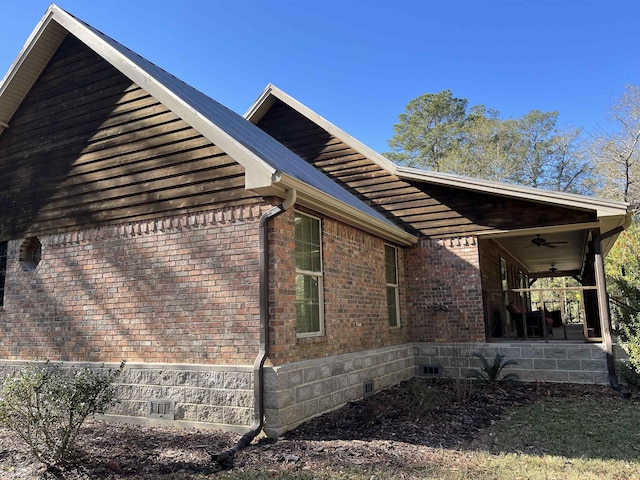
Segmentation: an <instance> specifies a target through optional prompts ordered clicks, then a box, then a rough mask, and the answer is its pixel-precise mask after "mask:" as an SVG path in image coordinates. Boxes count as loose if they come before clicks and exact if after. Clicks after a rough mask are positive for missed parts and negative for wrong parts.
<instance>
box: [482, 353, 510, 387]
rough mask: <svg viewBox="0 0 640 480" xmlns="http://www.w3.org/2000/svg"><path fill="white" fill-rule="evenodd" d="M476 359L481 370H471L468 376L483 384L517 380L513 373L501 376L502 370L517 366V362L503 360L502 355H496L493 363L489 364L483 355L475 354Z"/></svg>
mask: <svg viewBox="0 0 640 480" xmlns="http://www.w3.org/2000/svg"><path fill="white" fill-rule="evenodd" d="M475 356H476V357H478V358H479V359H480V362H481V363H482V368H480V369H478V370H472V371H471V373H470V376H471V377H472V378H475V379H477V380H481V381H484V382H497V381H504V382H513V381H516V380H519V378H520V377H518V375H517V374H515V373H507V374H506V375H502V370H503V369H504V368H505V367H508V366H509V365H517V364H518V362H516V361H515V360H505V359H504V355H501V354H499V353H496V356H495V357H494V358H493V362H491V363H489V360H487V359H486V358H485V357H484V356H483V355H480V354H476V355H475Z"/></svg>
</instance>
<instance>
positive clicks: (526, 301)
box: [502, 286, 602, 342]
mask: <svg viewBox="0 0 640 480" xmlns="http://www.w3.org/2000/svg"><path fill="white" fill-rule="evenodd" d="M586 291H593V292H595V291H596V287H595V286H586V287H553V288H514V289H511V290H506V291H502V297H503V302H504V303H503V305H504V306H505V309H506V306H507V305H508V304H509V303H510V302H515V303H516V304H517V305H518V306H520V307H521V309H522V314H521V315H522V318H521V321H522V322H523V323H522V325H523V334H524V338H528V336H529V332H528V330H529V329H528V328H527V318H526V314H527V313H529V312H536V311H540V312H541V322H542V324H541V329H542V333H543V335H542V336H543V337H544V339H545V341H548V337H549V334H548V331H547V328H546V324H545V315H544V313H543V312H544V310H546V311H549V312H559V315H560V320H561V328H562V333H563V337H564V339H565V340H569V335H568V331H567V327H568V326H571V325H576V326H577V325H580V324H581V325H582V337H583V339H584V341H585V342H601V341H602V337H601V336H596V329H595V328H593V327H589V325H588V322H587V310H586V306H585V292H586ZM522 307H524V308H522ZM541 308H542V310H541ZM511 317H512V315H511V314H507V315H506V318H507V322H506V323H507V328H506V337H507V338H510V337H512V336H513V333H514V332H513V326H514V325H513V323H512V322H513V319H512V318H511Z"/></svg>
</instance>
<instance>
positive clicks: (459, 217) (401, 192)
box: [257, 99, 596, 238]
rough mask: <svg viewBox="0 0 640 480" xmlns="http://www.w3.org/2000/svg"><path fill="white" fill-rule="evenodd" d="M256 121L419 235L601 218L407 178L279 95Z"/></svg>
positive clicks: (429, 235)
mask: <svg viewBox="0 0 640 480" xmlns="http://www.w3.org/2000/svg"><path fill="white" fill-rule="evenodd" d="M257 125H258V126H259V127H260V128H261V129H263V130H264V131H265V132H267V133H268V134H269V135H271V136H272V137H274V138H275V139H276V140H278V141H280V142H281V143H282V144H284V145H285V146H286V147H288V148H289V149H290V150H292V151H293V152H294V153H296V154H297V155H299V156H300V157H302V158H304V159H305V160H306V161H307V162H309V163H311V164H312V165H314V166H315V167H316V168H319V169H320V170H322V171H323V172H324V173H326V174H327V175H329V176H330V177H331V178H333V179H334V180H335V181H337V182H338V183H339V184H341V185H343V186H344V187H345V188H347V189H348V190H349V191H350V192H351V193H353V194H354V195H356V196H358V197H359V198H360V199H362V200H363V201H365V202H366V203H368V204H369V205H370V206H372V207H374V208H376V209H378V211H380V212H382V213H383V214H384V215H386V216H387V218H389V219H390V220H392V221H394V222H396V223H397V222H401V223H402V224H403V225H404V226H405V228H406V229H407V230H408V231H410V232H411V233H413V234H415V235H423V236H427V237H435V238H438V237H453V236H460V235H463V236H466V235H477V234H480V233H490V232H492V231H496V230H510V229H521V228H535V227H539V226H548V225H550V224H565V223H586V222H592V221H595V220H596V215H595V213H594V212H586V211H582V210H576V209H571V208H562V207H557V206H545V205H537V204H533V203H531V202H527V201H523V200H516V199H511V198H506V197H503V196H499V195H491V194H488V193H481V192H472V191H469V190H466V189H464V188H459V189H458V188H451V187H444V186H438V185H432V184H428V183H420V182H413V181H408V180H403V179H401V178H399V177H398V176H396V175H393V174H391V173H390V172H388V171H387V170H385V169H383V168H382V167H380V166H379V165H378V164H376V163H375V162H374V161H372V160H370V159H369V158H367V157H366V156H364V155H363V154H361V153H359V152H357V151H356V150H354V149H353V148H351V147H350V146H349V145H347V144H346V143H345V142H342V141H341V140H340V139H338V138H336V137H334V136H332V135H330V134H329V133H328V132H327V131H326V130H324V129H323V128H322V127H320V126H319V125H317V124H316V123H314V122H313V121H311V120H309V119H308V118H307V117H305V116H304V115H302V114H301V113H299V112H297V111H296V110H295V109H293V108H292V107H290V106H288V105H287V104H285V103H284V102H282V101H281V100H279V99H276V100H275V102H274V104H273V105H272V106H271V108H270V109H269V111H268V112H267V113H266V114H265V115H264V116H263V117H262V118H261V119H260V121H259V122H258V123H257Z"/></svg>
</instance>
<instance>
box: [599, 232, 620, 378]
mask: <svg viewBox="0 0 640 480" xmlns="http://www.w3.org/2000/svg"><path fill="white" fill-rule="evenodd" d="M623 230H624V228H623V227H617V228H614V229H613V230H610V231H608V232H607V233H604V234H602V235H598V236H597V237H596V238H595V240H594V241H593V251H594V270H595V274H596V291H597V296H598V313H599V316H600V329H601V330H602V340H603V342H604V346H605V349H606V351H607V370H608V371H609V383H610V384H611V385H612V386H615V385H618V378H617V375H616V364H615V359H614V357H613V342H612V340H611V328H610V327H611V314H610V310H609V295H608V294H607V282H606V278H605V273H604V258H603V255H602V241H603V240H604V239H605V238H608V237H610V236H612V235H617V234H618V233H620V232H622V231H623Z"/></svg>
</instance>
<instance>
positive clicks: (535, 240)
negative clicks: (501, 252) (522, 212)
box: [494, 229, 591, 277]
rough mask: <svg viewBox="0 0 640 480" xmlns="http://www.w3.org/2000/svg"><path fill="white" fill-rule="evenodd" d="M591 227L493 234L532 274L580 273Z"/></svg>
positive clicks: (576, 274)
mask: <svg viewBox="0 0 640 480" xmlns="http://www.w3.org/2000/svg"><path fill="white" fill-rule="evenodd" d="M590 237H591V229H580V230H567V231H546V232H545V231H544V229H538V230H536V231H527V232H526V233H520V234H517V235H516V234H513V233H511V234H509V235H505V236H497V237H494V240H495V241H496V242H497V243H499V244H500V246H501V247H502V248H504V249H505V250H506V251H507V252H509V254H510V255H511V256H512V257H514V258H515V259H516V260H517V261H518V262H520V263H521V264H522V265H523V266H524V267H525V269H526V270H527V271H528V272H529V276H532V277H550V276H567V275H570V276H579V275H580V274H581V272H582V270H583V265H584V260H585V258H586V253H587V245H588V241H589V240H590Z"/></svg>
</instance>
